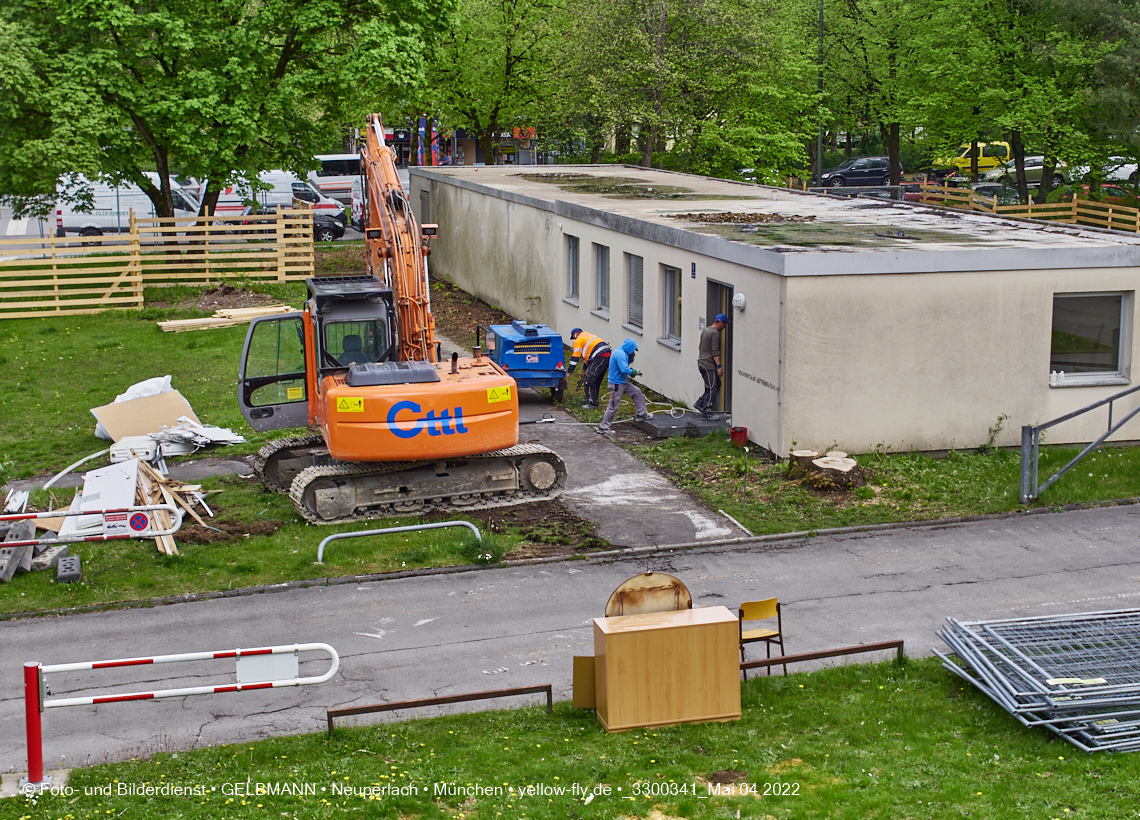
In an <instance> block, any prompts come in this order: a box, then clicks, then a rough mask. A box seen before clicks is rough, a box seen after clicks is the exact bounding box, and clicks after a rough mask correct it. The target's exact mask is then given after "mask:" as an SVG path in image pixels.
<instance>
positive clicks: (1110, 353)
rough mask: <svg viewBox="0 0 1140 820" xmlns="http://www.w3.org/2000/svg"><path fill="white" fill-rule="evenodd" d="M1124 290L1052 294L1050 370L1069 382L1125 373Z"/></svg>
mask: <svg viewBox="0 0 1140 820" xmlns="http://www.w3.org/2000/svg"><path fill="white" fill-rule="evenodd" d="M1126 304H1127V300H1126V299H1125V294H1123V293H1057V294H1054V295H1053V340H1052V346H1051V350H1050V355H1049V370H1050V371H1051V372H1054V373H1057V374H1060V373H1064V374H1065V376H1064V380H1065V381H1067V382H1080V381H1090V380H1095V379H1097V378H1104V377H1106V376H1107V377H1113V376H1116V377H1122V376H1124V375H1125V373H1124V362H1123V360H1122V352H1123V350H1124V346H1123V345H1122V344H1121V337H1122V335H1123V332H1122V331H1123V328H1124V327H1125V324H1124V318H1125V316H1124V311H1125V307H1126Z"/></svg>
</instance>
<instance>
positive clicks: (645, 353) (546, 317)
mask: <svg viewBox="0 0 1140 820" xmlns="http://www.w3.org/2000/svg"><path fill="white" fill-rule="evenodd" d="M471 180H472V182H475V183H478V178H477V176H473V177H472V178H471ZM412 189H413V195H412V197H411V201H412V202H413V203H414V204H415V205H416V206H419V205H420V204H421V199H420V195H419V192H420V191H421V190H427V191H428V192H429V200H430V208H431V218H432V221H434V222H437V223H438V224H439V231H440V235H439V238H438V239H437V240H436V241H435V242H434V243H433V253H432V256H431V257H430V260H431V264H432V268H433V270H434V271H435V272H437V273H440V274H442V275H444V276H447V277H449V278H450V279H451V280H452V281H454V282H455V283H456V284H458V285H460V286H461V287H463V288H464V289H465V290H468V291H469V292H471V293H473V294H475V295H476V296H478V297H480V298H481V299H484V300H485V301H488V302H490V303H492V304H495V305H498V306H499V307H501V308H503V309H504V310H505V311H507V312H508V313H512V314H514V315H516V316H518V317H520V318H525V319H528V320H530V321H534V322H543V323H545V324H548V325H550V326H552V327H554V328H555V329H557V330H559V331H560V332H561V333H562V334H563V337H564V339H568V338H569V333H570V329H571V328H573V327H582V328H585V329H586V330H588V331H590V332H592V333H596V334H598V335H600V336H602V337H603V338H605V339H607V340H608V341H609V342H610V343H611V344H613V345H615V346H616V345H617V344H620V343H621V341H622V340H623V339H625V338H627V337H629V338H633V339H635V340H636V341H637V343H638V346H639V353H638V358H637V364H636V366H637V368H638V369H639V370H640V371H642V373H643V375H642V377H641V378H640V381H641V382H642V383H643V384H645V385H647V386H649V387H651V388H652V389H654V390H656V391H658V392H659V393H662V394H664V395H666V396H669V397H671V398H672V399H674V400H676V401H678V402H682V403H684V404H687V405H690V406H691V404H692V403H693V401H695V400H696V398H697V397H698V396H699V395H700V393H701V390H702V385H701V381H700V376H699V374H698V371H697V368H696V358H697V345H698V339H699V335H700V328H699V319H700V318H702V317H703V316H704V314H705V310H706V298H707V285H708V282H709V281H710V280H713V281H716V282H719V283H722V284H727V285H731V286H732V287H733V288H734V290H735V292H736V293H743V294H744V295H745V298H746V306H745V309H744V310H743V311H733V312H732V313H733V319H734V324H733V331H734V333H733V335H734V339H733V345H734V354H735V358H734V362H733V372H732V373H731V378H732V380H733V408H732V409H733V414H732V420H733V424H735V425H737V426H742V427H747V428H748V430H749V437H750V438H751V439H752V441H753V442H755V443H757V444H759V445H761V446H763V447H766V448H768V449H770V450H772V451H773V452H775V453H778V454H785V453H787V451H788V449H789V448H791V447H792V446H793V442H795V443H796V444H797V446H800V447H812V448H815V449H819V450H823V449H826V448H830V447H832V446H838V447H839V448H841V449H844V450H847V451H849V452H856V453H858V452H867V451H870V450H873V449H875V448H876V447H877V446H879V445H882V446H884V447H887V448H890V449H892V450H943V449H948V448H972V447H977V446H978V445H980V444H983V443H985V441H986V439H987V437H988V430H989V428H990V427H992V426H994V425H995V424H996V422H997V420H998V417H999V416H1001V415H1008V416H1009V417H1010V418H1009V419H1008V420H1007V421H1005V422H1004V430H1003V431H1002V433H1001V435H1000V437H999V438H998V439H997V443H998V444H999V445H1007V446H1013V445H1016V444H1018V442H1019V441H1020V428H1021V425H1023V424H1029V423H1039V422H1043V421H1046V420H1049V419H1052V418H1055V417H1057V416H1060V415H1063V414H1064V413H1067V412H1069V411H1071V410H1075V409H1077V408H1079V407H1082V406H1084V405H1087V404H1089V403H1091V402H1094V401H1096V400H1098V399H1101V398H1104V397H1106V396H1109V395H1112V394H1113V393H1116V392H1119V391H1120V390H1122V389H1125V387H1126V385H1111V386H1097V387H1064V388H1058V387H1054V388H1051V387H1050V386H1049V354H1050V342H1051V328H1052V299H1053V294H1054V293H1077V292H1098V291H1125V292H1128V293H1134V292H1135V291H1136V290H1137V283H1140V268H1138V267H1119V266H1116V267H1111V266H1109V267H1095V268H1093V267H1086V268H1067V269H1058V270H1036V271H1032V270H1016V269H1015V270H1009V269H1005V270H998V271H985V270H967V271H961V270H957V271H954V270H952V269H953V268H954V267H959V268H960V267H961V264H960V262H959V261H955V262H954V264H953V265H951V264H948V263H947V260H948V259H953V260H961V259H964V258H965V257H963V256H962V255H961V254H959V255H958V256H954V257H950V256H946V255H943V254H942V253H941V252H939V251H933V252H922V256H918V257H914V258H915V259H921V260H922V261H923V262H927V263H929V267H928V268H926V269H916V272H911V273H898V274H880V273H875V272H870V273H868V272H866V271H867V270H871V271H874V270H875V267H876V262H877V260H879V259H880V258H883V259H887V258H888V257H887V256H885V255H884V256H882V257H880V256H879V255H876V254H874V253H854V254H848V253H843V252H831V253H819V254H797V255H788V256H785V257H784V259H785V260H786V259H792V260H793V261H796V262H797V263H800V262H803V263H807V264H808V265H809V266H810V265H811V264H816V267H817V269H819V270H821V271H822V272H825V273H827V274H829V275H799V274H796V273H791V274H787V275H780V274H777V273H773V272H769V271H768V270H765V269H762V266H763V265H767V264H769V262H768V261H765V257H764V256H763V254H755V255H754V257H755V259H756V260H757V262H756V264H755V265H752V264H749V262H751V260H752V259H753V256H748V257H739V255H738V258H736V261H728V259H731V258H733V257H732V252H726V253H725V257H727V258H718V257H717V256H716V255H715V254H716V253H719V252H720V250H719V249H718V247H719V245H721V244H723V245H724V246H726V249H727V248H728V247H729V246H731V245H732V243H716V244H717V246H718V247H713V246H712V245H709V244H704V245H696V246H697V247H700V248H701V249H702V250H703V251H710V252H698V251H693V250H687V249H685V248H684V247H679V246H678V245H677V244H675V236H674V235H673V234H670V235H668V237H667V239H668V241H656V240H657V238H658V236H661V235H662V234H660V232H659V230H657V229H656V228H655V227H654V226H652V225H648V226H646V227H644V228H641V227H636V228H631V227H630V223H629V221H628V220H626V222H625V223H624V228H623V227H622V226H621V225H618V227H609V225H610V223H611V222H613V221H614V220H612V219H610V218H609V217H608V216H605V215H604V214H605V212H604V211H601V210H590V209H588V208H585V209H584V208H582V207H580V206H575V205H571V206H566V205H565V204H564V203H559V202H551V201H540V200H537V199H534V198H531V199H530V200H529V202H522V201H519V200H520V198H519V197H512V195H510V194H506V193H499V192H494V191H490V192H480V191H472V190H471V189H470V187H464V186H463V185H460V184H452V183H451V182H450V181H447V180H444V179H434V178H428V177H427V176H426V175H419V174H413V175H412ZM567 213H572V214H574V215H575V216H574V218H571V217H568V216H566V214H567ZM615 224H616V223H615ZM644 224H645V223H638V225H644ZM638 234H641V235H638ZM567 235H572V236H577V237H578V238H579V242H580V245H579V247H580V269H579V297H578V300H577V304H574V303H572V302H571V301H569V300H567V298H566V295H567V294H566V258H565V253H566V240H565V237H566V236H567ZM593 243H597V244H601V245H606V246H608V247H609V248H610V306H611V307H610V312H609V316H608V317H607V316H605V315H599V314H598V312H597V311H593V310H592V308H593V307H594V305H595V293H594V256H593V247H592V245H593ZM1029 252H1030V253H1035V255H1033V256H1032V258H1033V259H1040V258H1042V256H1041V254H1042V252H1041V251H1037V252H1034V251H1032V250H1031V251H1029ZM626 253H632V254H636V255H638V256H641V257H643V259H644V315H645V321H644V327H643V328H642V332H641V333H640V334H639V333H637V332H636V331H635V330H633V329H631V328H629V327H628V326H627V325H626V275H625V260H624V254H626ZM1006 253H1008V252H1006ZM769 256H775V255H772V254H770V255H769ZM813 258H814V259H816V260H819V261H818V263H813V261H812V260H813ZM889 258H891V259H895V258H896V257H893V256H892V257H889ZM987 258H988V257H987V254H984V253H978V252H976V251H975V252H974V253H973V255H972V256H971V257H970V259H971V260H978V261H979V262H981V263H983V264H984V261H985V260H986V259H987ZM741 259H744V261H741ZM896 261H897V259H896ZM694 263H695V264H696V271H697V275H696V278H693V277H692V275H691V270H692V265H693V264H694ZM1117 264H1118V263H1117ZM662 265H670V266H673V267H677V268H680V269H681V271H682V318H681V331H682V332H681V345H680V349H679V350H677V349H675V348H674V347H672V346H667V345H665V344H661V343H659V342H658V337H660V336H661V335H662V333H663V314H662V302H661V299H662V294H661V289H662V271H661V267H662ZM845 266H846V269H847V270H852V271H856V270H859V271H863V272H861V273H850V274H845V273H844V270H845ZM939 266H941V267H942V268H943V269H942V270H934V269H935V268H937V267H939ZM801 267H803V265H801ZM1007 268H1008V258H1007ZM1127 301H1129V302H1130V303H1134V299H1133V298H1131V297H1130V298H1129V300H1127ZM1128 315H1129V317H1130V318H1129V320H1128V327H1126V328H1125V335H1126V339H1125V342H1124V344H1125V349H1126V358H1128V359H1129V360H1130V361H1135V362H1140V358H1138V357H1137V352H1140V351H1137V349H1136V345H1137V337H1138V336H1140V334H1137V333H1136V332H1135V330H1134V325H1135V317H1136V311H1135V310H1134V309H1133V310H1130V311H1129V313H1128ZM1129 375H1131V374H1130V372H1129ZM1137 402H1140V399H1136V400H1133V399H1131V398H1130V399H1126V400H1125V401H1124V402H1122V405H1121V406H1120V407H1118V408H1117V418H1119V417H1120V416H1121V415H1123V414H1124V413H1126V412H1128V411H1129V410H1131V409H1132V408H1133V407H1135V406H1136V404H1137ZM1105 422H1106V412H1105V411H1103V410H1101V411H1097V412H1094V413H1092V414H1089V415H1088V416H1085V417H1083V418H1082V419H1080V420H1077V421H1073V422H1067V423H1065V424H1064V425H1062V426H1060V427H1058V428H1055V429H1053V430H1051V431H1049V433H1048V434H1047V436H1046V440H1047V441H1048V442H1050V443H1063V442H1075V441H1090V440H1092V439H1093V438H1095V437H1096V436H1098V435H1100V434H1101V433H1102V432H1103V430H1104V427H1105ZM1117 438H1120V439H1140V419H1137V420H1134V421H1133V422H1131V423H1130V424H1129V425H1128V426H1127V427H1125V428H1124V429H1123V430H1122V431H1121V432H1120V433H1119V434H1118V436H1117Z"/></svg>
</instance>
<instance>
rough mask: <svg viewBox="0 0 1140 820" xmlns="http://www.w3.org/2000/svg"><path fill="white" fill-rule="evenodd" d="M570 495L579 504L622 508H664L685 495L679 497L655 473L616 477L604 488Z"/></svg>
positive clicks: (580, 489)
mask: <svg viewBox="0 0 1140 820" xmlns="http://www.w3.org/2000/svg"><path fill="white" fill-rule="evenodd" d="M566 495H567V497H569V498H573V499H575V500H577V501H586V502H589V503H592V504H598V505H600V506H603V507H622V506H627V505H631V504H652V505H654V506H660V505H661V502H662V501H663V500H664V499H665V498H666V497H673V498H679V497H681V493H678V492H677V491H676V490H675V489H674V488H673V485H672V484H670V483H669V482H668V481H666V480H665V479H664V478H662V477H661V476H659V475H656V474H654V473H649V474H645V473H625V474H623V475H615V476H612V477H610V478H607V479H606V480H605V481H603V482H602V483H601V484H594V485H592V486H589V487H581V488H579V489H577V490H574V491H573V492H568V493H566ZM686 501H687V499H686Z"/></svg>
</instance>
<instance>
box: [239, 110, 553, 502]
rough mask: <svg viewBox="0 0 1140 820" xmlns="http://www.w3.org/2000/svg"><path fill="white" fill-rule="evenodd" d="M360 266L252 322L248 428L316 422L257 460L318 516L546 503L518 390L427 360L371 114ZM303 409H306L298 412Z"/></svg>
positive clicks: (547, 474)
mask: <svg viewBox="0 0 1140 820" xmlns="http://www.w3.org/2000/svg"><path fill="white" fill-rule="evenodd" d="M361 173H362V175H363V182H364V184H363V186H362V187H363V190H364V191H365V210H366V216H365V243H366V260H367V275H363V276H343V277H318V278H314V279H310V280H309V281H308V283H307V285H308V291H309V298H308V301H307V302H306V304H305V308H304V310H303V311H301V312H298V313H292V314H282V315H278V316H270V317H263V318H261V319H257V320H255V321H254V322H253V323H252V324H251V325H250V329H249V333H248V334H247V336H246V346H245V351H244V352H243V357H242V373H241V384H242V388H241V396H242V398H241V409H242V413H243V415H245V417H246V419H247V420H248V421H249V423H250V425H251V426H253V428H254V429H255V430H270V429H280V428H285V427H296V426H300V425H301V424H303V423H305V422H306V421H307V422H308V423H309V424H310V425H315V426H317V427H319V428H320V431H321V435H320V436H314V435H310V436H305V437H301V438H295V439H281V440H278V441H273V442H270V443H269V444H267V445H265V447H263V448H262V450H261V452H260V453H259V454H258V457H257V460H256V461H255V464H254V467H255V472H257V474H258V475H259V476H260V477H261V478H262V479H263V480H264V482H265V483H266V485H267V486H270V487H272V488H274V489H279V490H282V491H286V490H287V491H288V492H289V495H290V497H291V498H292V500H293V503H294V506H296V508H297V511H298V512H299V513H300V514H301V515H302V516H304V517H305V518H306V519H307V520H309V521H312V522H314V523H335V522H340V521H354V520H358V519H362V518H375V517H382V516H389V515H402V514H409V513H416V512H420V511H424V510H428V509H450V508H485V507H497V506H503V505H508V504H519V503H523V502H527V501H536V500H542V499H547V498H554V497H555V496H557V495H559V494H560V493H561V492H562V487H563V485H564V483H565V478H566V468H565V465H564V464H563V462H562V460H561V459H560V458H559V457H558V455H557V454H556V453H553V452H551V451H550V450H547V449H546V448H544V447H540V446H537V445H533V444H526V445H518V423H519V405H518V392H517V385H516V384H515V382H514V380H513V379H512V378H511V377H510V376H509V375H507V374H506V372H505V371H504V370H502V369H501V368H500V367H499V366H498V365H497V364H496V363H495V362H494V361H492V360H491V359H490V358H489V357H485V356H482V355H481V354H480V353H476V354H475V355H474V356H472V357H468V358H460V357H459V356H458V355H457V354H455V355H453V356H452V357H451V359H450V361H448V362H439V361H437V355H436V350H437V347H436V338H435V320H434V318H433V317H432V313H431V286H430V283H429V281H428V269H427V255H428V252H429V248H428V247H427V245H426V243H425V241H424V239H425V235H432V234H433V233H434V228H435V226H434V225H431V226H422V227H421V226H420V225H418V224H417V221H416V217H415V214H414V213H413V212H412V209H411V207H410V205H409V203H408V199H407V196H406V194H405V193H404V190H403V187H402V186H401V185H400V180H399V177H398V176H397V172H396V163H395V153H394V152H393V151H392V149H391V148H389V147H388V146H387V145H385V144H384V128H383V125H382V124H381V121H380V116H379V115H378V114H373V115H371V116H369V118H368V125H367V128H366V138H365V141H364V146H363V147H362V149H361ZM306 406H307V413H306V412H305V410H306Z"/></svg>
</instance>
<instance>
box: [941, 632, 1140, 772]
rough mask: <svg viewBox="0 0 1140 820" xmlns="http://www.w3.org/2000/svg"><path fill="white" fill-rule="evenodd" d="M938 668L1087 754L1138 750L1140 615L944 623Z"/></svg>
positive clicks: (1026, 721) (1012, 713) (1025, 723)
mask: <svg viewBox="0 0 1140 820" xmlns="http://www.w3.org/2000/svg"><path fill="white" fill-rule="evenodd" d="M938 634H939V637H941V638H942V640H943V641H945V642H946V645H947V646H949V647H950V649H951V650H952V651H951V652H950V653H949V654H943V653H942V652H939V651H938V650H935V654H936V655H938V657H940V658H941V659H942V665H943V666H944V667H946V669H948V670H950V671H951V672H953V673H954V674H956V675H958V676H960V677H961V678H963V679H964V680H966V681H968V682H969V683H971V684H973V685H974V686H976V687H978V689H980V690H982V692H984V693H985V694H986V695H988V696H989V697H990V698H991V699H992V700H993V701H994V702H995V703H997V704H998V705H999V706H1001V707H1002V708H1003V709H1005V710H1006V711H1007V712H1009V713H1010V714H1011V715H1013V716H1014V717H1015V718H1016V719H1017V720H1018V721H1020V722H1021V723H1022V724H1023V725H1025V726H1041V727H1044V728H1046V729H1049V730H1050V731H1053V732H1056V733H1057V734H1058V735H1060V736H1061V737H1063V738H1065V739H1066V740H1068V741H1069V742H1070V743H1072V744H1074V745H1075V746H1078V747H1079V748H1081V749H1083V750H1085V751H1086V752H1097V751H1132V750H1136V749H1140V609H1126V610H1117V611H1114V612H1088V613H1080V614H1073V615H1049V616H1045V617H1039V618H1009V619H1004V620H992V621H958V620H955V619H953V618H947V619H946V626H945V627H943V628H942V631H941V632H939V633H938Z"/></svg>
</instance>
